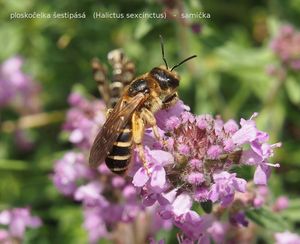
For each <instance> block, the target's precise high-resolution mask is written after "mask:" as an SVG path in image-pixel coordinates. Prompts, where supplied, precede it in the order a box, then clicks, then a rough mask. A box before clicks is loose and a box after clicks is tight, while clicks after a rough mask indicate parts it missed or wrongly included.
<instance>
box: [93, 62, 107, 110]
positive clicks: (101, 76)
mask: <svg viewBox="0 0 300 244" xmlns="http://www.w3.org/2000/svg"><path fill="white" fill-rule="evenodd" d="M92 68H93V76H94V80H95V81H96V82H97V87H98V91H99V93H100V95H101V96H102V99H103V100H104V102H105V104H106V106H108V104H109V99H110V96H109V82H108V79H107V68H106V67H105V66H104V65H102V64H101V62H100V60H99V59H97V58H94V59H93V60H92Z"/></svg>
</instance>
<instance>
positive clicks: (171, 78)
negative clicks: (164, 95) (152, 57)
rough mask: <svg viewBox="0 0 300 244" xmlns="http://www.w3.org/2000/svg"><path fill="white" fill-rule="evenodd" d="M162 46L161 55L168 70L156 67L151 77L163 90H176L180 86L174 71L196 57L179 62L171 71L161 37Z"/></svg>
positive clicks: (151, 72)
mask: <svg viewBox="0 0 300 244" xmlns="http://www.w3.org/2000/svg"><path fill="white" fill-rule="evenodd" d="M159 37H160V44H161V53H162V58H163V60H164V63H165V65H166V68H162V67H155V68H153V69H152V70H151V71H150V75H151V76H152V77H153V78H154V79H155V80H156V81H158V83H159V86H160V88H161V89H162V90H165V91H166V90H175V89H176V88H177V87H178V86H179V77H178V75H177V74H176V72H174V71H173V70H174V69H176V68H177V67H178V66H180V65H182V64H183V63H185V62H186V61H188V60H190V59H192V58H195V57H196V55H193V56H190V57H188V58H186V59H184V60H183V61H181V62H179V63H178V64H176V65H174V66H173V67H172V68H171V69H169V67H168V63H167V60H166V58H165V50H164V44H163V38H162V36H161V35H160V36H159Z"/></svg>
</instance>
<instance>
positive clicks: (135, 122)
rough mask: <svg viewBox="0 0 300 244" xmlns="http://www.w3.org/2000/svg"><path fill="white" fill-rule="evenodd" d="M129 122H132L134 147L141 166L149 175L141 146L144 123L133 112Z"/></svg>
mask: <svg viewBox="0 0 300 244" xmlns="http://www.w3.org/2000/svg"><path fill="white" fill-rule="evenodd" d="M131 122H132V138H133V142H134V144H135V145H136V148H137V150H138V153H139V157H140V159H141V160H142V163H143V166H144V168H145V169H146V171H147V174H148V175H150V170H149V168H148V166H147V163H146V157H145V153H144V148H143V145H142V141H143V136H144V132H145V124H144V121H143V119H142V118H141V117H140V115H139V114H138V113H137V112H134V113H133V115H132V119H131Z"/></svg>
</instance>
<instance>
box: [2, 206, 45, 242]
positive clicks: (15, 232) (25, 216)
mask: <svg viewBox="0 0 300 244" xmlns="http://www.w3.org/2000/svg"><path fill="white" fill-rule="evenodd" d="M0 224H2V225H8V230H9V231H8V232H2V235H3V238H4V237H7V234H9V236H12V237H15V238H19V239H23V237H24V234H25V229H26V227H30V228H37V227H40V226H41V225H42V221H41V220H40V218H38V217H35V216H31V213H30V210H29V209H28V208H14V209H11V210H4V211H2V212H0ZM0 239H1V238H0Z"/></svg>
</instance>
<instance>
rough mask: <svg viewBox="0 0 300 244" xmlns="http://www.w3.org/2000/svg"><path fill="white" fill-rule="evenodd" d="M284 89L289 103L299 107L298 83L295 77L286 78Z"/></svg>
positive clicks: (299, 90)
mask: <svg viewBox="0 0 300 244" xmlns="http://www.w3.org/2000/svg"><path fill="white" fill-rule="evenodd" d="M285 88H286V91H287V94H288V96H289V99H290V100H291V102H292V103H294V104H296V105H300V83H299V82H298V81H297V80H296V79H295V77H292V76H289V77H288V78H287V80H286V83H285Z"/></svg>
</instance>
